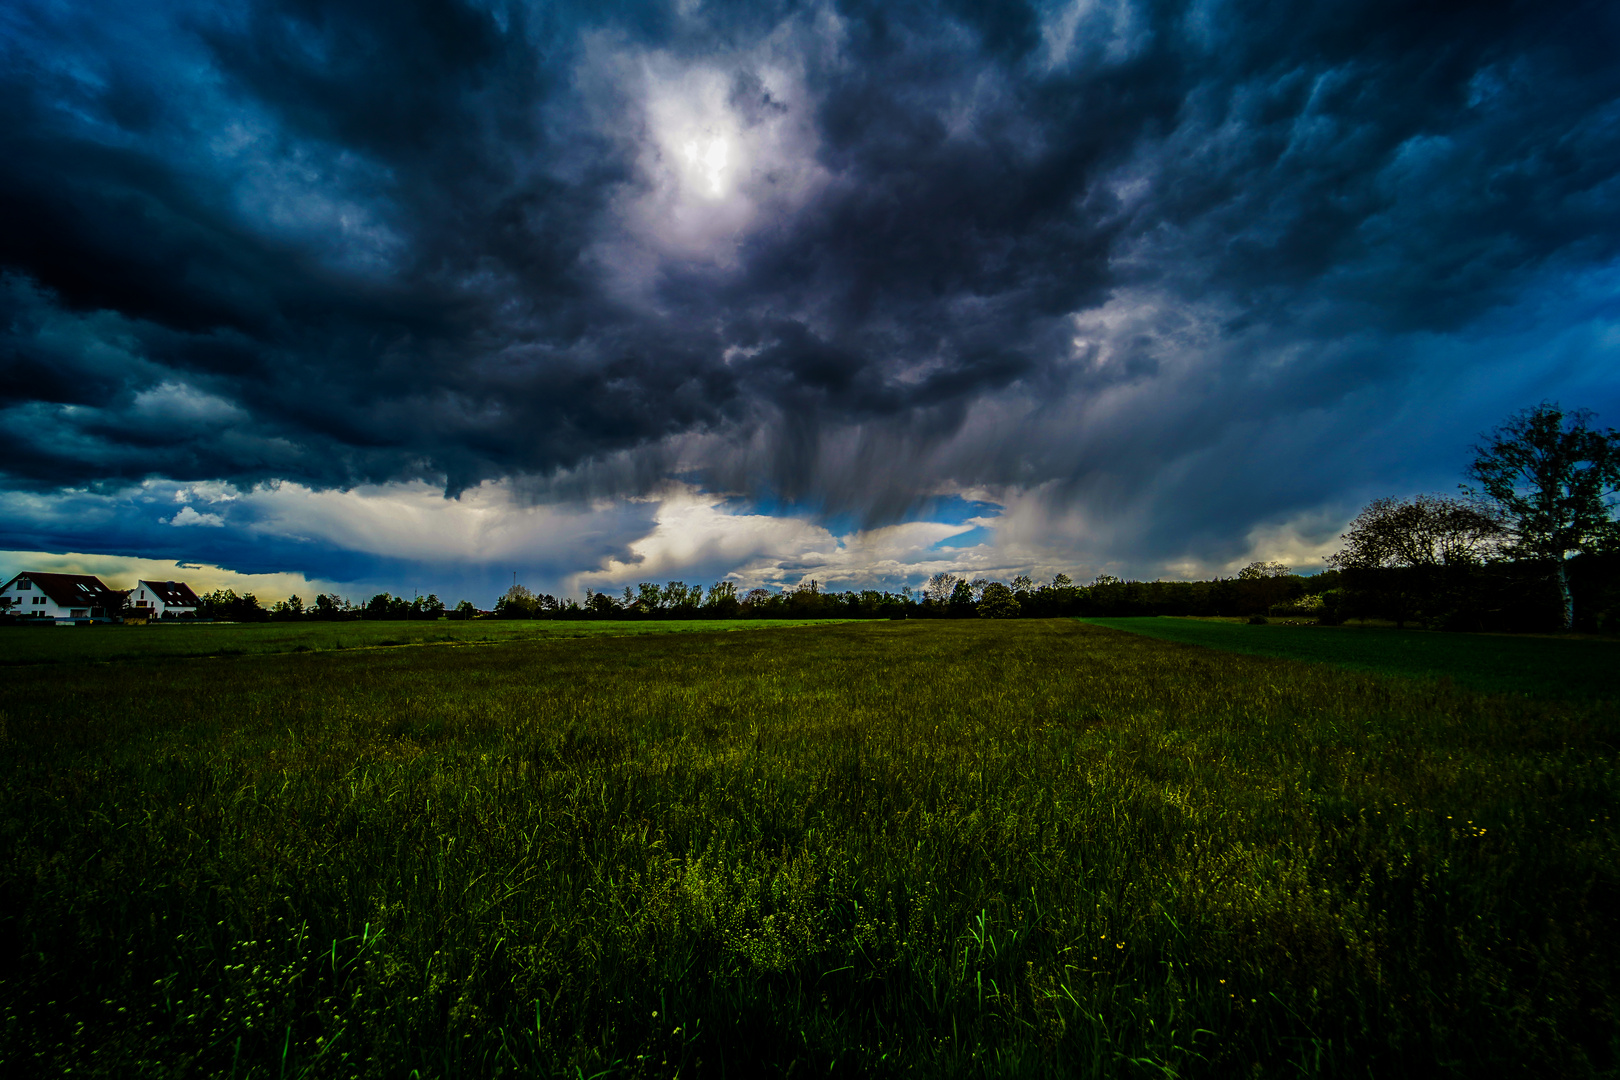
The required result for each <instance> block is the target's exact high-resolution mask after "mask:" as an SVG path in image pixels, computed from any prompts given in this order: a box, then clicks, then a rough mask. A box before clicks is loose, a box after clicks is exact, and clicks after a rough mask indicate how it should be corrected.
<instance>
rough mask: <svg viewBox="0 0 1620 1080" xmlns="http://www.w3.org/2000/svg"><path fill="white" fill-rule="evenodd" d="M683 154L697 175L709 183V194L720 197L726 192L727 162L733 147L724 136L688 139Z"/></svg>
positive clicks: (682, 150) (682, 149)
mask: <svg viewBox="0 0 1620 1080" xmlns="http://www.w3.org/2000/svg"><path fill="white" fill-rule="evenodd" d="M681 154H682V156H684V157H685V158H686V163H687V165H688V166H689V168H690V169H691V170H692V172H693V173H694V174H695V175H696V177H697V178H698V179H701V180H703V181H706V182H707V183H708V185H709V194H711V195H713V196H714V197H715V198H719V197H720V196H722V195H724V194H725V193H726V162H727V160H728V159H729V158H730V154H731V147H730V144H728V143H727V141H726V140H725V138H724V137H715V138H708V139H691V140H688V141H687V143H686V145H685V146H683V147H682V148H681Z"/></svg>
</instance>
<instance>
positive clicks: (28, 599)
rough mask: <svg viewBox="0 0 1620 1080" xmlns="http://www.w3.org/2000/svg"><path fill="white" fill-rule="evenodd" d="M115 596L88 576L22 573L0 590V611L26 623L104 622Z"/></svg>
mask: <svg viewBox="0 0 1620 1080" xmlns="http://www.w3.org/2000/svg"><path fill="white" fill-rule="evenodd" d="M117 602H118V593H116V592H114V591H113V590H112V589H109V588H107V586H105V585H103V584H102V583H101V579H100V578H98V577H93V576H91V575H90V574H42V573H39V572H38V571H34V570H25V571H23V572H22V573H20V574H18V575H17V576H16V577H14V578H12V579H11V580H10V581H8V582H6V583H5V585H4V586H0V611H5V612H7V613H9V614H12V615H20V616H22V617H23V618H27V619H75V620H77V619H85V620H88V619H104V618H107V616H108V608H111V607H116V606H117Z"/></svg>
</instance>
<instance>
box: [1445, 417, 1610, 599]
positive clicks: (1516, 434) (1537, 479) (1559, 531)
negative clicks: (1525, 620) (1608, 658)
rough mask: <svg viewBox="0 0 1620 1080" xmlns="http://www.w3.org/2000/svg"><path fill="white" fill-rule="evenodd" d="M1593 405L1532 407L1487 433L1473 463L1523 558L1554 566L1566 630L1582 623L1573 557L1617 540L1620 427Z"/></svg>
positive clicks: (1474, 489) (1471, 472)
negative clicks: (1603, 424)
mask: <svg viewBox="0 0 1620 1080" xmlns="http://www.w3.org/2000/svg"><path fill="white" fill-rule="evenodd" d="M1594 418H1595V417H1594V416H1593V414H1592V413H1591V411H1589V410H1587V409H1575V410H1571V411H1569V412H1565V411H1564V409H1563V408H1562V407H1560V406H1559V405H1557V404H1556V403H1549V402H1545V401H1544V402H1542V403H1541V404H1540V405H1537V406H1536V407H1535V408H1533V409H1525V410H1524V411H1523V412H1520V413H1517V414H1516V415H1514V416H1513V417H1511V418H1509V419H1508V421H1507V422H1506V423H1504V424H1503V425H1502V426H1500V427H1498V428H1496V429H1495V430H1494V431H1491V432H1489V433H1487V434H1486V435H1485V436H1484V437H1483V438H1482V439H1481V440H1480V442H1479V443H1478V444H1477V445H1476V446H1475V447H1474V462H1473V464H1472V465H1470V466H1469V467H1468V476H1469V478H1470V479H1471V480H1473V482H1474V483H1473V485H1464V486H1463V490H1464V491H1466V492H1468V493H1469V494H1471V495H1477V496H1483V497H1484V498H1486V499H1489V500H1490V501H1491V502H1492V503H1494V504H1495V505H1496V507H1497V509H1498V510H1499V511H1500V512H1501V515H1502V519H1503V521H1504V522H1505V523H1506V525H1507V528H1508V531H1509V534H1510V536H1511V539H1512V550H1513V553H1514V554H1516V555H1518V556H1519V557H1521V558H1528V559H1541V560H1547V561H1549V562H1551V563H1552V565H1553V577H1554V579H1555V580H1556V581H1557V583H1558V596H1559V599H1560V600H1561V601H1562V602H1563V626H1564V629H1565V630H1568V629H1570V628H1571V627H1573V626H1574V625H1575V598H1574V596H1573V595H1572V594H1571V593H1570V590H1569V574H1568V571H1567V568H1566V563H1567V561H1568V559H1569V557H1570V556H1571V555H1575V554H1578V553H1581V552H1588V553H1590V552H1595V551H1597V550H1598V549H1599V548H1600V547H1603V546H1605V545H1607V544H1609V543H1612V542H1613V541H1614V540H1615V524H1614V521H1613V520H1612V519H1611V516H1610V515H1611V512H1612V511H1613V508H1614V497H1615V495H1616V493H1617V492H1620V432H1617V431H1615V430H1614V429H1613V428H1610V429H1608V430H1607V431H1600V430H1598V429H1597V428H1595V427H1593V426H1592V421H1593V419H1594Z"/></svg>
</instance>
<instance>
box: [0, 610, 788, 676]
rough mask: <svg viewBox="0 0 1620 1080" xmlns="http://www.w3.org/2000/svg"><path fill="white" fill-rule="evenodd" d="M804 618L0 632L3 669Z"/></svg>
mask: <svg viewBox="0 0 1620 1080" xmlns="http://www.w3.org/2000/svg"><path fill="white" fill-rule="evenodd" d="M808 621H810V620H805V619H690V620H673V619H672V620H668V621H659V622H633V621H604V622H571V621H570V622H553V621H538V622H530V621H526V620H513V621H506V620H497V619H478V620H474V621H470V622H458V621H452V620H449V619H444V620H436V621H433V622H409V621H400V622H369V621H363V620H357V621H353V622H330V623H327V622H299V623H272V622H264V623H189V622H173V623H157V624H153V625H150V626H114V625H102V624H97V625H89V626H11V627H0V667H7V666H12V665H17V664H57V663H83V662H98V661H99V662H109V661H124V660H155V659H161V658H165V657H181V656H240V655H256V654H260V653H283V652H327V651H329V650H336V649H377V648H391V647H394V646H398V645H489V644H495V643H499V642H514V641H546V640H555V639H559V638H574V637H602V636H615V637H617V636H623V635H627V634H629V635H635V634H680V633H720V632H724V631H728V630H766V629H774V628H777V627H783V626H803V625H804V624H805V623H806V622H808Z"/></svg>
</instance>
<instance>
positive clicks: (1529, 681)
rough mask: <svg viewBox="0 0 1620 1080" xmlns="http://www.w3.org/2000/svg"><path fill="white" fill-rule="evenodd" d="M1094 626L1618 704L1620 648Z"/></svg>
mask: <svg viewBox="0 0 1620 1080" xmlns="http://www.w3.org/2000/svg"><path fill="white" fill-rule="evenodd" d="M1085 621H1086V622H1088V623H1090V624H1091V625H1093V626H1102V627H1107V628H1108V629H1111V630H1124V631H1127V632H1129V633H1132V634H1141V635H1144V636H1146V637H1151V638H1157V639H1159V640H1160V641H1175V642H1180V643H1181V644H1184V645H1202V646H1204V647H1206V648H1211V649H1221V650H1224V651H1227V652H1239V653H1247V654H1249V655H1252V656H1272V657H1278V658H1281V659H1287V660H1303V661H1307V662H1311V663H1328V664H1337V665H1338V666H1340V667H1345V668H1351V669H1354V670H1359V671H1371V672H1377V673H1378V674H1382V675H1399V676H1405V677H1409V678H1431V679H1441V678H1448V679H1451V680H1453V681H1454V682H1457V683H1461V684H1462V685H1464V686H1468V687H1472V688H1473V689H1475V690H1483V691H1487V692H1490V693H1499V694H1530V695H1533V696H1537V697H1544V698H1572V697H1588V698H1608V699H1611V700H1612V699H1615V698H1620V641H1615V640H1612V639H1601V638H1560V637H1551V636H1546V635H1535V636H1532V635H1507V634H1447V633H1436V632H1434V631H1425V630H1393V629H1390V628H1388V627H1359V626H1357V627H1352V626H1289V625H1286V624H1281V625H1279V624H1266V625H1260V626H1249V625H1246V624H1244V623H1239V622H1230V621H1226V620H1217V619H1178V618H1120V619H1086V620H1085Z"/></svg>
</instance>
